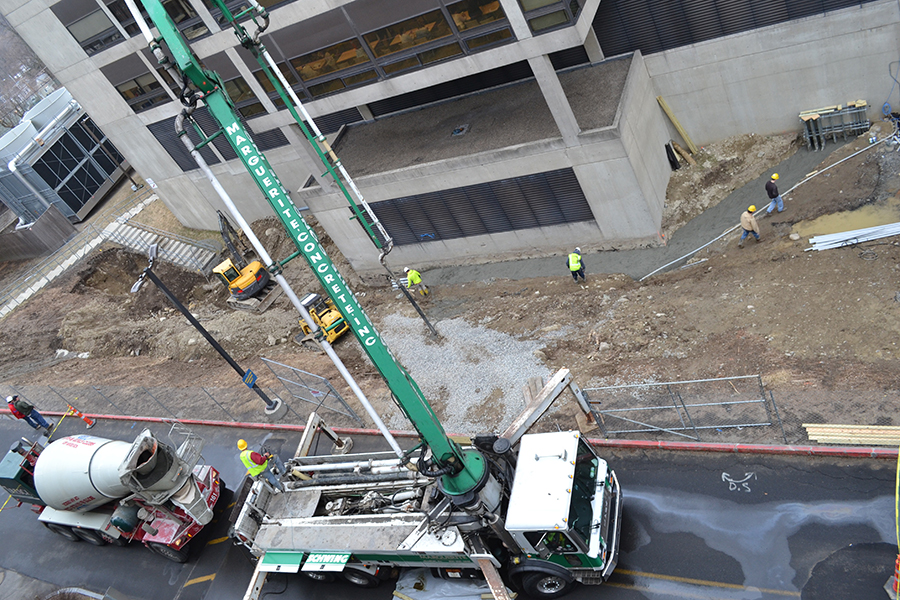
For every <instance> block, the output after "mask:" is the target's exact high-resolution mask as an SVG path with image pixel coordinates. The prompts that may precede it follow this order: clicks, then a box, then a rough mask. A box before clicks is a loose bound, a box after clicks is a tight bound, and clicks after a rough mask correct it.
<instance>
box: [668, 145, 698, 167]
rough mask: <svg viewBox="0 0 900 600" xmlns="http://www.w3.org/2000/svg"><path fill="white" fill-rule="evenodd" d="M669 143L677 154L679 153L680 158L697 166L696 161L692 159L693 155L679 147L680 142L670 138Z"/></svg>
mask: <svg viewBox="0 0 900 600" xmlns="http://www.w3.org/2000/svg"><path fill="white" fill-rule="evenodd" d="M671 143H672V147H673V148H675V152H677V153H678V154H680V155H681V158H683V159H684V160H686V161H687V162H688V164H691V165H694V166H695V167H696V166H697V161H696V160H694V157H693V156H691V155H690V154H688V151H687V150H685V149H684V148H682V147H681V144H679V143H678V142H676V141H675V140H672V142H671Z"/></svg>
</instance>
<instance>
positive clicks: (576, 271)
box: [566, 248, 587, 283]
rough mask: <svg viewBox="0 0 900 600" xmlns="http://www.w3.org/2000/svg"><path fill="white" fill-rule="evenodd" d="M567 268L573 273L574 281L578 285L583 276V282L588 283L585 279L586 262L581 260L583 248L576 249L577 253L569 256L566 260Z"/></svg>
mask: <svg viewBox="0 0 900 600" xmlns="http://www.w3.org/2000/svg"><path fill="white" fill-rule="evenodd" d="M566 266H568V267H569V271H570V272H571V273H572V279H574V280H575V282H576V283H578V276H579V275H580V276H581V280H582V281H587V279H585V277H584V260H583V259H582V258H581V248H575V251H574V252H572V254H570V255H569V257H568V259H566Z"/></svg>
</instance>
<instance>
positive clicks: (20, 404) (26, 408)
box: [6, 395, 53, 433]
mask: <svg viewBox="0 0 900 600" xmlns="http://www.w3.org/2000/svg"><path fill="white" fill-rule="evenodd" d="M6 404H7V406H9V412H11V413H12V414H13V416H14V417H15V418H17V419H22V420H23V421H25V422H26V423H28V424H29V425H31V427H32V428H34V429H41V428H43V429H46V430H47V433H50V430H51V429H52V428H53V424H52V423H48V422H47V419H45V418H44V417H43V416H42V415H41V413H39V412H38V409H36V408H35V407H34V406H33V405H32V404H31V403H29V402H28V401H26V400H23V399H22V398H19V396H17V395H16V396H7V397H6Z"/></svg>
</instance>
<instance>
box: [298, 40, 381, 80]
mask: <svg viewBox="0 0 900 600" xmlns="http://www.w3.org/2000/svg"><path fill="white" fill-rule="evenodd" d="M365 62H369V56H368V55H367V54H366V51H365V50H363V48H362V44H360V43H359V40H357V39H350V40H347V41H346V42H341V43H340V44H335V45H334V46H329V47H328V48H325V49H324V50H317V51H315V52H310V53H309V54H305V55H303V56H301V57H299V58H294V59H292V60H291V65H292V66H293V67H294V69H296V70H297V73H299V74H300V79H302V80H303V81H310V80H313V79H318V78H319V77H323V76H325V75H328V74H330V73H334V72H335V71H340V70H342V69H346V68H349V67H352V66H354V65H358V64H361V63H365Z"/></svg>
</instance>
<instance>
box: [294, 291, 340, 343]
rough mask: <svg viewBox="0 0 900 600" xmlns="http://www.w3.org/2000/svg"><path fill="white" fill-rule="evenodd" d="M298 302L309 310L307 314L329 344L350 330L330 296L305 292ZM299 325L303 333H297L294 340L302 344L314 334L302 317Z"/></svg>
mask: <svg viewBox="0 0 900 600" xmlns="http://www.w3.org/2000/svg"><path fill="white" fill-rule="evenodd" d="M300 304H302V305H303V306H304V307H305V308H306V310H307V311H309V316H311V317H312V319H313V321H315V322H316V325H318V326H319V329H321V335H322V337H324V338H325V340H326V341H327V342H328V343H329V344H333V343H334V341H335V340H336V339H338V338H339V337H341V336H342V335H344V334H345V333H346V332H347V331H349V330H350V324H349V323H347V321H345V320H344V317H343V315H341V311H339V310H338V309H337V308H335V306H334V302H332V301H331V298H323V297H322V296H320V295H319V294H315V293H311V294H307V295H306V297H305V298H304V299H303V300H301V301H300ZM300 327H301V328H302V329H303V335H298V336H297V337H296V338H294V341H295V342H297V343H298V344H300V345H301V346H303V345H306V343H307V342H312V341H313V339H314V338H315V336H314V335H313V333H312V330H311V329H310V328H309V325H307V324H306V321H304V320H303V319H300Z"/></svg>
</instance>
